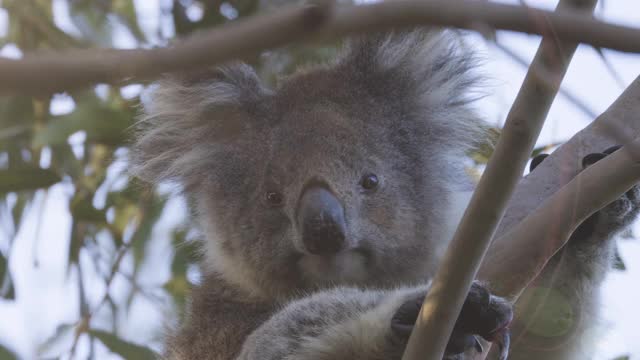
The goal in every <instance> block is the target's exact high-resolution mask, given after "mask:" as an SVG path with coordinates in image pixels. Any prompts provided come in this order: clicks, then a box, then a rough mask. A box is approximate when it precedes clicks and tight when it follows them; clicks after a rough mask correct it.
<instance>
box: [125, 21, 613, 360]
mask: <svg viewBox="0 0 640 360" xmlns="http://www.w3.org/2000/svg"><path fill="white" fill-rule="evenodd" d="M475 65H476V62H475V60H474V57H473V56H470V54H469V52H468V51H467V50H466V48H465V46H464V44H463V43H462V42H461V41H460V38H459V37H458V35H457V34H456V33H454V32H451V31H446V30H445V31H442V30H429V29H420V30H413V31H405V32H392V33H388V34H380V35H373V36H368V37H366V38H360V39H355V40H352V41H350V42H349V45H348V46H347V49H346V50H345V51H344V53H343V55H342V56H341V57H339V59H337V60H336V61H335V63H333V64H328V65H325V66H318V67H314V68H311V69H307V70H305V71H299V72H298V73H296V74H294V75H293V76H291V77H289V78H288V79H286V80H284V81H283V82H282V83H281V84H280V85H279V86H278V88H277V89H275V90H271V89H268V88H266V87H265V86H263V85H262V84H261V82H260V80H259V79H258V77H257V76H256V74H255V72H254V71H253V70H252V69H251V68H250V67H249V66H247V65H241V64H232V65H229V66H225V67H221V68H218V69H213V70H209V71H202V72H197V73H189V74H181V75H171V76H167V77H166V78H165V79H163V80H161V81H160V82H159V83H158V84H157V85H156V87H155V89H154V91H153V93H152V97H151V100H150V102H149V103H148V104H147V106H146V114H145V116H144V118H143V119H142V121H141V123H140V133H139V137H138V139H137V142H136V145H135V147H134V149H133V151H132V154H133V158H134V159H133V162H134V166H135V173H136V174H137V175H138V176H140V177H141V178H143V179H145V180H147V181H150V182H154V183H156V182H160V181H164V180H171V181H176V182H178V183H180V184H181V185H182V186H183V188H184V190H185V193H186V194H187V196H188V197H189V199H190V201H191V204H192V207H193V209H194V211H195V213H196V216H197V218H198V220H199V222H200V226H201V230H202V232H203V234H204V237H205V239H204V242H203V247H204V250H205V252H204V253H205V259H204V262H203V264H202V265H203V272H204V274H205V275H204V279H203V281H202V284H201V285H199V286H197V287H196V288H195V289H194V290H193V294H192V299H191V303H190V307H189V310H188V314H187V319H186V322H185V323H184V324H183V325H182V327H181V329H180V330H179V331H177V332H176V333H175V334H172V336H170V338H169V340H168V343H167V350H166V356H167V357H168V358H170V359H205V358H206V359H220V360H223V359H224V360H230V359H242V360H253V359H267V360H268V359H303V360H311V359H318V360H319V359H338V360H339V359H363V360H364V359H367V360H375V359H399V357H400V354H401V353H402V351H403V346H404V345H403V344H399V343H397V342H394V341H391V340H390V336H391V335H390V333H389V331H390V330H389V321H390V318H391V316H392V315H393V314H394V312H395V310H396V309H397V308H398V307H399V305H400V304H402V302H403V301H404V299H406V298H407V297H409V296H412V295H415V292H416V291H425V290H426V288H427V285H425V283H424V282H425V281H426V280H425V279H428V278H429V277H430V276H431V275H432V274H433V272H434V270H435V268H436V266H437V263H438V259H439V257H440V256H441V254H442V252H443V250H444V248H445V247H446V245H447V241H448V239H449V238H450V237H451V234H452V231H453V229H454V227H455V225H456V224H457V221H458V219H459V218H460V216H461V211H460V209H463V208H464V207H463V206H464V203H465V202H464V201H463V202H462V204H463V206H459V204H457V203H459V201H457V199H458V198H461V196H460V194H463V195H464V196H466V195H468V193H465V191H468V190H470V189H471V183H470V181H469V177H468V176H467V174H466V173H465V169H464V166H463V164H464V161H463V159H464V158H465V155H466V152H467V151H468V150H469V149H471V148H473V147H474V146H475V145H476V144H478V143H479V142H480V141H483V140H484V139H485V132H484V126H483V125H482V122H481V121H479V119H478V117H477V116H476V115H475V114H474V113H473V111H472V110H471V109H470V102H471V101H472V100H473V99H472V98H471V97H470V96H469V94H472V92H471V89H472V87H473V85H474V83H475V77H474V76H473V74H472V72H471V70H472V69H473V68H474V66H475ZM367 173H374V174H376V175H377V176H378V177H379V180H380V186H379V188H378V189H377V190H376V191H375V192H372V193H369V192H366V191H362V190H361V189H360V188H359V181H360V179H361V178H362V176H363V175H364V174H367ZM310 182H322V183H323V184H326V186H327V187H328V188H330V190H331V191H332V192H333V193H334V194H335V195H336V197H337V198H338V199H340V201H341V203H342V205H343V206H344V213H345V218H346V220H347V230H346V239H347V240H346V241H347V243H348V249H347V250H345V251H342V252H340V253H338V254H337V255H335V256H333V257H331V258H322V257H318V256H311V255H309V254H308V253H306V251H305V249H304V246H303V244H302V243H301V240H300V236H301V235H300V233H299V231H298V230H297V227H296V214H295V212H296V206H297V202H298V201H299V196H300V194H301V191H303V189H304V187H305V186H306V185H307V184H309V183H310ZM269 191H278V192H279V193H281V194H283V196H284V198H283V203H282V205H281V206H279V207H270V206H269V205H267V204H266V202H265V201H264V200H265V199H264V197H265V196H264V194H265V193H267V192H269ZM465 194H466V195H465ZM464 196H462V197H464ZM605 232H606V236H605V237H608V236H609V235H610V233H611V232H612V231H611V230H609V229H607V230H606V231H605ZM600 249H601V246H595V249H594V252H593V253H595V254H600ZM593 253H589V254H587V255H586V256H587V257H591V256H593ZM568 256H571V255H568ZM598 258H600V257H598ZM599 271H600V270H599ZM602 272H604V270H602ZM583 275H586V274H575V276H577V277H580V276H582V277H584V276H583ZM421 284H422V285H421ZM413 286H416V287H415V288H414V287H413ZM272 316H273V318H271V317H272ZM270 318H271V320H269V319H270ZM258 328H259V330H256V329H258Z"/></svg>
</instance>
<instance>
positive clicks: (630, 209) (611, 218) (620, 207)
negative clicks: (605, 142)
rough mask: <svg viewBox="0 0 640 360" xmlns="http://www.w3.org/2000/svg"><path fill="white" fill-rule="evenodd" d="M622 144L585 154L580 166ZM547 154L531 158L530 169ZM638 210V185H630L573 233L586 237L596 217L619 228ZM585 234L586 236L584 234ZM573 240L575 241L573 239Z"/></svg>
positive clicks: (633, 216) (600, 157)
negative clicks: (622, 193) (624, 191)
mask: <svg viewBox="0 0 640 360" xmlns="http://www.w3.org/2000/svg"><path fill="white" fill-rule="evenodd" d="M621 147H622V146H621V145H615V146H611V147H609V148H607V149H606V150H604V151H602V152H597V153H591V154H587V155H586V156H585V157H583V158H582V168H583V169H586V168H588V167H589V166H591V165H593V164H595V163H596V162H598V161H600V160H602V159H604V158H605V157H607V156H608V155H610V154H613V153H614V152H616V151H618V150H619V149H620V148H621ZM547 156H549V155H547V154H540V155H538V156H536V157H534V158H533V159H532V160H531V164H530V166H529V169H530V171H533V169H535V168H536V167H537V166H538V165H540V163H541V162H542V161H543V160H544V159H545V158H546V157H547ZM638 212H640V185H636V186H634V187H632V188H631V189H630V190H629V191H627V192H626V193H625V194H624V195H622V196H621V197H619V198H618V199H617V200H615V201H613V202H612V203H611V204H609V205H607V206H606V207H604V208H603V209H601V210H600V211H599V212H598V213H596V214H594V216H592V217H591V218H589V219H588V220H587V221H585V222H584V223H583V224H582V225H581V226H580V227H579V228H578V229H577V230H576V233H575V234H578V235H580V236H576V237H578V238H579V237H583V238H588V235H590V234H591V233H592V232H593V231H594V227H595V224H596V221H597V219H601V221H600V222H602V223H605V224H608V226H609V229H621V228H624V227H625V226H627V225H628V224H629V223H631V222H632V221H633V220H634V219H635V218H636V216H637V214H638ZM609 232H611V231H609ZM585 235H586V236H585ZM574 242H575V241H574Z"/></svg>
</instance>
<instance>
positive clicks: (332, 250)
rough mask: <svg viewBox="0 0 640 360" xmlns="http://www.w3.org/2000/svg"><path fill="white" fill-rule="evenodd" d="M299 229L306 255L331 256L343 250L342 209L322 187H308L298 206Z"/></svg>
mask: <svg viewBox="0 0 640 360" xmlns="http://www.w3.org/2000/svg"><path fill="white" fill-rule="evenodd" d="M297 220H298V227H299V230H300V234H302V243H303V245H304V248H305V250H306V251H308V252H309V253H311V254H315V255H330V254H336V253H338V252H340V250H342V249H343V248H344V247H345V242H346V241H345V240H346V239H345V233H346V223H345V219H344V209H343V207H342V205H341V204H340V202H339V201H338V199H337V198H336V197H335V196H334V195H333V194H332V193H331V192H330V191H329V190H327V189H326V188H324V187H322V186H313V187H308V188H306V189H305V190H304V192H303V193H302V196H301V197H300V202H299V203H298V215H297Z"/></svg>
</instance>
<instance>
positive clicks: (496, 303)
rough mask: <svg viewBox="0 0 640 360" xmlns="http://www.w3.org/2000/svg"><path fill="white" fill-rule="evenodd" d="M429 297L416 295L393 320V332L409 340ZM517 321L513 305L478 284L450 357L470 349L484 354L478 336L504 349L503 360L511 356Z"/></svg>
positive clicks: (456, 332) (455, 334) (461, 319)
mask: <svg viewBox="0 0 640 360" xmlns="http://www.w3.org/2000/svg"><path fill="white" fill-rule="evenodd" d="M424 296H425V294H419V295H416V296H414V297H412V298H410V299H409V300H407V301H405V302H404V303H403V304H402V305H401V306H400V308H398V310H397V311H396V313H395V314H394V316H393V318H392V319H391V329H392V332H393V333H394V334H395V335H396V336H398V337H400V338H402V339H408V338H409V335H410V334H411V330H413V326H414V324H415V321H416V318H417V317H418V313H419V312H420V307H421V305H422V302H423V301H424ZM512 320H513V310H512V307H511V304H510V303H509V302H508V301H506V300H505V299H502V298H500V297H498V296H494V295H491V293H490V292H489V291H488V290H487V289H486V288H485V287H483V286H482V285H480V284H479V283H478V282H474V283H473V285H472V286H471V289H470V290H469V294H468V295H467V299H466V300H465V302H464V305H463V306H462V311H461V312H460V316H459V317H458V320H457V322H456V324H455V327H454V329H453V333H452V334H451V338H450V339H449V343H448V344H447V349H446V354H447V355H455V354H460V353H463V352H465V351H466V350H468V349H471V348H473V349H476V351H478V352H480V353H481V352H483V348H482V344H481V343H480V341H478V338H477V337H476V336H477V335H479V336H481V337H483V338H484V339H485V340H487V341H490V342H494V343H496V344H498V345H499V346H500V354H501V357H500V359H506V357H507V354H508V353H509V344H510V336H509V329H508V328H509V325H510V324H511V321H512Z"/></svg>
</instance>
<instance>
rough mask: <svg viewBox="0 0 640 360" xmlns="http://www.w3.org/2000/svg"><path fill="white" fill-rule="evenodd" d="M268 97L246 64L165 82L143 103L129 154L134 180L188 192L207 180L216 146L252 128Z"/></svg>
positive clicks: (173, 75)
mask: <svg viewBox="0 0 640 360" xmlns="http://www.w3.org/2000/svg"><path fill="white" fill-rule="evenodd" d="M267 94H268V90H266V89H265V88H264V87H263V86H262V84H261V82H260V79H259V78H258V76H257V75H256V73H255V71H254V70H253V68H251V67H250V66H248V65H246V64H232V65H229V66H225V67H219V68H215V69H208V70H204V71H197V72H189V73H181V74H172V75H167V76H165V77H164V78H163V79H162V80H159V81H158V82H157V83H155V84H154V85H152V88H151V89H150V90H149V92H148V93H147V95H148V98H147V99H143V106H144V112H143V114H142V116H141V119H140V121H139V122H138V124H137V126H136V137H135V143H134V145H133V147H132V150H131V162H132V172H133V174H134V175H136V176H138V177H140V178H141V179H143V180H146V181H148V182H152V183H157V182H159V181H162V180H176V181H179V182H181V183H182V184H183V185H184V186H185V187H187V188H188V187H189V186H190V185H193V182H195V181H197V180H196V179H198V178H199V177H201V176H202V175H203V174H202V173H203V172H204V171H205V169H204V167H206V164H207V163H208V162H207V159H208V158H210V157H211V155H212V154H213V152H214V151H215V148H216V145H218V144H224V143H228V142H230V141H233V140H234V138H235V137H237V136H239V135H241V134H242V132H243V131H244V130H245V129H247V128H248V127H249V126H250V122H249V121H248V120H249V118H250V116H251V112H252V110H253V109H254V108H255V105H256V104H257V103H258V102H259V101H260V99H261V98H262V97H264V96H266V95H267Z"/></svg>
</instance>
